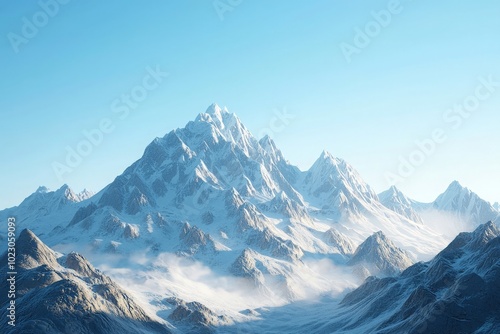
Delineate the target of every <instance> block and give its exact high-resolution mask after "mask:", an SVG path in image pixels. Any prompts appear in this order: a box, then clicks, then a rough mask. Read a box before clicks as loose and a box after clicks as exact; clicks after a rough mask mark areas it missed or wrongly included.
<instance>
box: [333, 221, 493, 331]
mask: <svg viewBox="0 0 500 334" xmlns="http://www.w3.org/2000/svg"><path fill="white" fill-rule="evenodd" d="M341 305H342V307H343V308H345V309H349V310H350V312H351V313H352V314H356V320H343V321H340V322H336V323H335V324H334V325H332V326H331V328H332V329H333V328H335V329H336V330H339V329H354V328H357V327H360V326H371V327H364V328H371V330H370V333H387V334H388V333H412V334H413V333H415V334H416V333H441V334H446V333H450V334H451V333H453V334H455V333H500V231H499V230H498V228H497V227H496V226H495V225H494V224H493V223H491V222H489V223H487V224H483V225H480V226H479V227H478V228H477V229H476V230H475V231H474V232H471V233H461V234H460V235H458V236H457V237H456V238H455V240H454V241H453V242H451V243H450V245H449V246H448V247H447V248H445V249H444V250H443V251H442V252H441V253H439V254H438V255H437V256H436V257H435V258H434V259H433V260H432V261H430V262H427V263H417V264H415V265H413V266H411V267H410V268H408V269H407V270H405V271H404V272H403V273H402V274H401V275H400V276H398V277H391V278H384V279H378V278H374V277H370V278H368V279H367V280H366V281H365V283H364V284H363V285H362V286H361V287H359V288H358V289H356V290H354V291H353V292H351V293H349V294H347V295H346V296H345V298H344V299H343V301H342V303H341ZM381 315H383V316H381Z"/></svg>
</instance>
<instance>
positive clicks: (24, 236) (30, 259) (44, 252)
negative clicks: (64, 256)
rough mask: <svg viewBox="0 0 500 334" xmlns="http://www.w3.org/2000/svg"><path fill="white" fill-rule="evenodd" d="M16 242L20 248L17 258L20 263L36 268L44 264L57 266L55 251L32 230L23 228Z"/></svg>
mask: <svg viewBox="0 0 500 334" xmlns="http://www.w3.org/2000/svg"><path fill="white" fill-rule="evenodd" d="M16 244H17V249H18V250H19V252H18V254H17V259H18V262H19V264H20V265H23V266H25V267H26V268H34V267H38V266H40V265H42V264H46V265H49V266H52V267H57V265H58V264H57V259H56V256H55V253H54V252H53V251H52V250H51V249H50V248H48V247H47V246H46V245H45V244H44V243H43V242H42V241H41V240H40V239H38V237H37V236H36V235H35V234H34V233H33V232H31V230H29V229H24V230H22V231H21V234H19V237H18V239H17V243H16Z"/></svg>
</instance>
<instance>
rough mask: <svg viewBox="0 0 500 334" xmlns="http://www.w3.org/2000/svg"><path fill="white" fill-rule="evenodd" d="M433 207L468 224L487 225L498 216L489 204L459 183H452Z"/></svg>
mask: <svg viewBox="0 0 500 334" xmlns="http://www.w3.org/2000/svg"><path fill="white" fill-rule="evenodd" d="M432 207H433V208H434V209H437V210H441V211H446V212H450V213H453V214H454V215H456V216H457V217H458V218H459V219H462V220H463V221H465V222H467V223H472V222H475V223H476V224H478V223H485V222H487V221H490V220H494V219H495V218H496V217H497V216H498V211H497V210H495V208H494V207H493V206H492V205H491V204H490V203H489V202H487V201H485V200H483V199H481V198H480V197H479V196H478V195H477V194H475V193H474V192H472V191H470V190H469V189H468V188H465V187H463V186H462V185H461V184H460V183H459V182H458V181H454V182H452V183H451V184H450V186H449V187H448V189H446V191H445V192H444V193H443V194H441V195H439V197H438V198H437V199H436V200H435V201H434V202H433V203H432Z"/></svg>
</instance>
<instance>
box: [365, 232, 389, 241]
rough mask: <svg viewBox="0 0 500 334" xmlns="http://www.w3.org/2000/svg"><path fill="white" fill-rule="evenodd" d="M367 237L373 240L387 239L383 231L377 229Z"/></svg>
mask: <svg viewBox="0 0 500 334" xmlns="http://www.w3.org/2000/svg"><path fill="white" fill-rule="evenodd" d="M369 238H372V239H375V240H386V239H387V238H386V236H385V234H384V232H382V231H378V232H375V233H373V234H372V235H371V236H370V237H369Z"/></svg>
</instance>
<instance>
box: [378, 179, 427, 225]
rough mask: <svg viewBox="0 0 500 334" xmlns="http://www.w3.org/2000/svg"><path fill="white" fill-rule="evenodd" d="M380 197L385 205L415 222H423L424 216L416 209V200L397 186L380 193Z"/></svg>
mask: <svg viewBox="0 0 500 334" xmlns="http://www.w3.org/2000/svg"><path fill="white" fill-rule="evenodd" d="M378 198H379V199H380V202H381V203H382V204H383V205H384V206H385V207H387V208H389V209H391V210H392V211H394V212H397V213H399V214H400V215H402V216H403V217H406V218H408V219H410V220H412V221H414V222H417V223H420V224H423V220H422V218H421V217H420V215H419V214H418V213H417V212H416V211H415V209H414V205H415V202H414V201H412V200H411V199H409V198H408V197H406V196H405V195H404V194H403V193H402V192H401V191H400V190H399V189H398V188H396V187H395V186H392V187H391V188H389V189H388V190H386V191H384V192H382V193H380V194H379V195H378Z"/></svg>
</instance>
